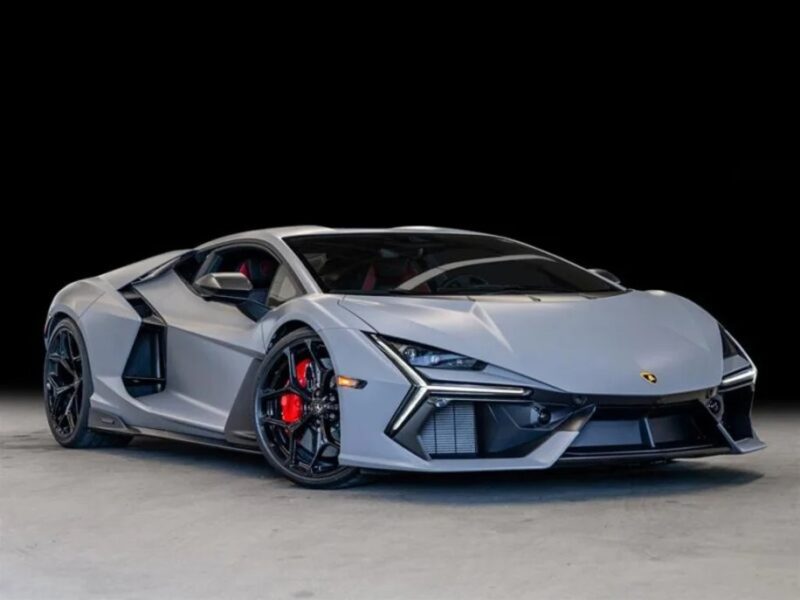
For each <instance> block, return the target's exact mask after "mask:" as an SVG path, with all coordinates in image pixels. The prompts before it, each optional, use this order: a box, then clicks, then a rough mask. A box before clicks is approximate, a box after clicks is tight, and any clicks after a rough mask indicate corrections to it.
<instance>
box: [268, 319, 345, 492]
mask: <svg viewBox="0 0 800 600" xmlns="http://www.w3.org/2000/svg"><path fill="white" fill-rule="evenodd" d="M255 418H256V432H257V434H258V442H259V445H260V446H261V450H262V452H263V453H264V456H265V457H266V459H267V462H269V464H270V465H271V466H272V467H273V468H275V470H277V471H278V472H280V473H282V474H283V475H285V476H286V477H288V478H289V479H291V480H292V481H294V482H295V483H298V484H300V485H303V486H306V487H312V488H336V487H344V486H347V485H352V484H354V483H356V482H357V481H358V480H359V479H360V472H359V469H356V468H353V467H346V466H342V465H340V464H339V451H340V449H341V428H340V426H339V397H338V390H337V387H336V375H335V373H334V371H333V363H332V361H331V358H330V354H329V353H328V350H327V348H326V347H325V344H324V343H323V342H322V340H321V339H320V337H319V336H318V335H317V334H316V333H314V331H312V330H311V329H307V328H302V329H298V330H296V331H293V332H292V333H290V334H289V335H287V336H286V337H284V338H282V339H281V340H279V341H278V342H277V343H276V344H275V346H274V347H273V348H272V350H270V352H269V353H268V354H267V356H266V358H265V359H264V364H263V366H262V368H261V373H260V376H259V379H258V385H257V386H256V397H255Z"/></svg>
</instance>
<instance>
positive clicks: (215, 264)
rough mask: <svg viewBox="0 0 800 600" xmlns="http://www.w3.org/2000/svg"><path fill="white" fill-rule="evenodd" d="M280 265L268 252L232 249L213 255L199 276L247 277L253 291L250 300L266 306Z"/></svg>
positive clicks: (246, 248)
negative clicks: (216, 274)
mask: <svg viewBox="0 0 800 600" xmlns="http://www.w3.org/2000/svg"><path fill="white" fill-rule="evenodd" d="M279 266H280V263H279V262H278V261H277V259H275V257H273V256H272V255H271V254H270V253H269V252H267V251H266V250H261V249H259V248H254V247H243V248H242V247H240V248H231V249H229V250H221V251H219V252H215V253H214V254H212V255H211V256H210V257H209V258H208V259H207V261H206V264H205V265H204V266H203V268H202V269H201V270H200V271H199V273H198V275H207V274H209V273H241V274H242V275H245V276H246V277H247V278H248V279H249V280H250V283H252V284H253V290H252V291H251V292H250V295H249V297H248V299H249V300H251V301H253V302H256V303H257V304H261V305H262V306H266V304H267V294H268V293H269V290H270V287H271V286H272V281H273V279H275V275H276V273H277V272H278V267H279Z"/></svg>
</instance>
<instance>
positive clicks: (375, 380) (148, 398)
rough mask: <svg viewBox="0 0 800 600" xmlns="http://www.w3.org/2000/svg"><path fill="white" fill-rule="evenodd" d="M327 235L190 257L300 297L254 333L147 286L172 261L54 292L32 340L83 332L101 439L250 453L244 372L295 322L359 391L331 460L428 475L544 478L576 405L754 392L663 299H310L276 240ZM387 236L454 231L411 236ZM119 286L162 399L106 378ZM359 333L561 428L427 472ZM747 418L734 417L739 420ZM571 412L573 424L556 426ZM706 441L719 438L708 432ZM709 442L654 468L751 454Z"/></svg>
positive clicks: (232, 309) (271, 232)
mask: <svg viewBox="0 0 800 600" xmlns="http://www.w3.org/2000/svg"><path fill="white" fill-rule="evenodd" d="M336 231H341V230H330V229H326V228H321V227H292V228H280V229H265V230H257V231H251V232H246V233H241V234H236V235H232V236H228V237H225V238H221V239H218V240H214V241H212V242H209V243H207V244H204V245H202V246H200V247H199V248H198V250H200V251H205V250H209V249H213V248H217V247H220V246H223V245H229V244H233V245H236V244H245V243H254V244H260V245H263V246H264V248H268V249H269V251H270V252H272V253H273V254H274V255H275V256H276V257H278V258H279V259H280V261H281V262H282V263H283V265H284V266H285V267H286V268H288V269H289V270H290V271H291V272H292V273H293V276H294V278H295V281H296V282H297V285H298V286H299V287H300V288H301V289H300V292H301V293H300V294H299V295H298V296H297V297H295V298H293V299H291V300H289V301H287V302H285V303H283V304H281V305H280V306H278V307H277V308H274V309H271V310H269V311H267V312H266V314H265V315H264V316H263V317H261V318H259V319H257V320H254V319H253V318H250V317H248V316H247V315H245V314H243V312H242V311H241V310H239V309H238V308H237V307H236V306H235V305H233V304H230V303H222V302H214V301H209V299H208V298H204V297H202V296H200V295H198V294H197V293H196V291H195V290H192V289H191V286H189V285H187V282H186V281H184V280H183V279H181V277H179V276H178V274H177V273H176V272H174V271H172V270H171V269H169V268H164V269H161V270H160V272H159V270H158V269H159V267H161V266H162V265H165V264H168V263H169V261H171V260H173V259H175V258H177V257H180V256H182V255H183V254H184V253H185V252H186V251H185V250H181V251H175V252H168V253H165V254H161V255H159V256H155V257H152V258H149V259H146V260H143V261H140V262H137V263H134V264H132V265H128V266H126V267H123V268H121V269H117V270H115V271H111V272H109V273H105V274H103V275H99V276H97V277H93V278H88V279H85V280H82V281H78V282H76V283H73V284H71V285H69V286H67V287H65V288H64V289H63V290H61V291H60V292H59V293H58V294H57V295H56V297H55V298H54V300H53V302H52V305H51V306H50V309H49V312H48V327H50V324H51V323H52V322H53V321H54V320H56V319H57V318H61V317H62V316H68V317H70V318H72V319H73V320H75V322H76V323H77V324H78V326H79V328H80V331H81V332H82V334H83V337H84V339H85V342H86V347H87V350H88V354H89V360H90V364H91V372H92V378H93V389H94V392H93V395H92V396H91V399H90V402H91V409H92V413H93V416H92V419H91V423H92V425H93V426H94V427H95V428H97V429H104V430H108V431H115V430H116V431H123V432H125V431H127V432H133V433H142V434H146V435H165V436H166V435H175V436H184V437H185V439H187V440H190V441H200V442H201V443H209V444H216V445H220V446H226V447H231V448H236V449H244V450H254V449H257V446H256V445H255V443H254V441H253V440H254V439H255V438H254V436H253V434H252V431H251V430H252V423H248V419H249V418H251V414H252V413H251V412H250V411H249V409H248V406H249V404H248V403H250V402H252V393H253V389H252V386H253V377H254V373H255V371H256V369H257V367H258V364H259V363H260V361H261V360H262V359H263V357H264V355H265V353H266V352H267V350H268V348H269V347H270V345H271V344H272V343H273V341H274V338H275V335H276V332H279V331H281V330H282V329H285V328H286V327H287V326H288V327H292V326H296V325H298V324H303V325H306V326H308V327H310V328H312V329H313V330H314V331H315V332H317V333H318V335H319V336H320V337H321V338H322V339H323V341H324V343H325V344H326V346H327V347H328V349H329V351H330V354H331V359H332V361H333V363H334V368H335V370H336V372H337V373H339V374H343V375H347V376H348V377H353V378H358V379H361V380H363V381H366V382H368V385H367V386H366V387H365V388H364V389H352V388H341V390H340V404H341V439H342V446H341V452H340V454H339V462H340V463H341V464H343V465H352V466H358V467H366V468H374V469H392V470H417V471H431V472H455V471H483V470H514V469H541V468H548V467H550V466H552V465H554V464H555V463H556V462H557V461H559V459H561V458H562V457H564V456H565V453H566V452H567V450H568V449H569V448H570V446H571V445H572V444H573V443H574V442H575V441H576V438H578V437H579V435H580V433H581V430H582V428H583V427H584V426H585V425H586V423H587V422H588V421H589V420H590V417H591V414H590V413H591V411H588V412H587V411H586V410H585V407H586V406H588V405H592V400H591V399H592V398H594V397H598V398H599V397H611V396H613V397H619V398H639V399H642V398H645V399H646V398H652V399H653V402H654V403H656V404H657V403H659V399H663V398H672V397H683V396H682V395H684V396H685V395H687V394H688V395H689V396H691V395H692V394H696V397H692V399H693V400H697V402H698V405H701V404H702V403H703V402H705V401H706V400H707V399H708V398H709V397H710V396H711V395H714V394H716V393H717V391H718V390H719V389H720V388H721V387H722V388H724V385H723V379H724V377H725V376H726V375H728V374H731V373H735V374H739V375H740V374H741V373H744V372H745V371H746V370H747V369H750V370H751V371H752V373H751V375H748V376H746V377H745V378H744V379H742V380H741V381H737V382H734V383H736V384H737V385H738V386H741V385H747V386H752V385H753V384H754V382H755V367H754V365H753V363H752V361H751V360H750V359H749V357H747V355H746V354H745V353H744V351H743V350H741V347H740V346H738V344H737V348H738V349H739V350H740V352H738V353H737V355H736V356H733V357H727V358H725V357H723V342H722V339H721V335H720V325H719V324H718V322H717V321H716V319H714V318H713V317H712V316H710V315H709V314H708V313H707V312H706V311H704V310H703V309H702V308H700V307H699V306H697V305H696V304H694V303H692V302H691V301H689V300H686V299H685V298H682V297H680V296H677V295H674V294H671V293H667V292H656V291H650V292H647V291H633V290H626V289H625V288H622V287H619V292H620V293H614V294H609V295H598V296H586V295H548V296H540V297H537V296H531V295H507V296H504V295H493V296H474V297H463V296H462V297H406V296H403V297H400V296H381V297H374V296H361V295H339V294H328V293H323V292H322V290H321V289H320V288H319V286H318V284H317V282H316V281H315V278H314V277H313V275H312V274H311V273H310V272H309V271H308V269H307V268H306V266H305V264H304V263H303V261H302V260H301V259H300V258H299V257H298V256H297V255H296V254H295V253H294V252H293V251H292V250H291V249H290V248H289V246H288V245H287V244H286V242H285V240H286V239H287V238H290V237H293V236H299V235H309V234H321V235H325V234H334V233H336ZM347 231H364V232H372V231H382V230H347ZM392 231H407V232H413V231H437V232H445V233H446V232H456V230H447V229H432V228H413V227H409V228H398V229H396V230H392ZM462 233H463V232H462ZM154 270H156V274H155V276H152V275H151V274H152V273H153V271H154ZM127 286H132V287H133V288H134V289H135V291H136V292H137V293H138V294H140V295H141V296H142V297H143V298H144V299H145V300H146V302H147V303H148V304H149V305H150V306H151V307H152V309H154V310H155V311H156V312H157V313H158V314H159V315H160V317H161V318H162V319H163V321H164V322H165V324H166V335H167V338H166V340H167V341H166V350H165V353H166V354H165V362H166V371H167V377H166V385H165V387H164V389H163V390H161V391H159V392H157V393H152V394H147V395H142V396H140V397H134V396H132V395H131V394H130V393H129V392H128V390H127V389H126V385H125V384H124V382H123V379H122V374H123V372H124V370H125V366H126V362H127V360H128V357H129V355H130V353H131V348H132V346H133V344H134V341H135V338H136V336H137V333H138V331H139V329H140V325H141V323H142V317H141V316H140V314H138V313H137V311H136V310H134V308H133V307H132V306H131V304H130V302H129V301H128V300H127V299H126V298H125V296H124V295H123V293H122V292H121V290H123V288H126V287H127ZM370 334H376V335H380V336H389V337H392V338H400V339H404V340H411V341H413V342H416V343H419V344H424V345H427V346H431V347H435V348H443V349H447V350H452V351H454V352H458V353H459V354H463V355H466V356H469V357H473V358H476V359H479V360H480V361H483V362H485V363H487V365H488V367H487V368H486V369H484V370H483V371H455V370H437V371H436V372H433V371H432V370H425V369H420V371H419V372H420V375H421V376H422V377H423V378H426V379H428V380H429V381H436V382H438V383H440V384H442V383H448V382H450V383H456V384H465V385H467V384H469V385H483V386H506V387H507V386H513V387H517V388H520V387H521V388H523V389H525V390H529V391H531V393H532V397H533V398H534V399H535V398H537V397H539V396H540V395H544V396H543V397H549V396H547V395H548V394H550V395H553V396H554V397H556V396H557V397H563V398H571V399H575V402H576V406H575V410H574V411H573V413H571V415H570V418H571V420H570V419H565V420H564V421H563V422H562V423H561V424H559V426H558V427H554V428H553V429H552V430H551V431H547V435H546V436H544V438H543V439H542V440H541V441H540V442H539V443H537V444H536V445H535V446H532V447H531V450H530V452H527V453H525V454H524V455H521V456H492V457H483V456H480V455H475V456H470V457H466V458H461V457H444V458H435V457H431V456H426V455H425V453H420V452H415V451H414V450H413V449H410V448H409V447H408V445H404V444H401V443H398V441H397V440H396V439H394V438H393V437H392V435H390V434H389V433H387V428H388V427H389V426H390V424H391V423H392V421H393V419H394V418H395V417H396V415H397V413H398V410H399V409H400V408H401V407H402V406H403V403H404V402H407V401H408V398H409V393H410V391H412V389H413V387H414V384H413V382H412V381H410V380H409V377H408V376H407V375H406V374H405V373H404V372H403V370H402V369H400V368H398V365H397V364H396V362H395V361H393V359H392V357H391V356H389V355H387V353H386V352H384V351H382V349H381V348H380V347H379V346H378V345H377V344H376V343H375V341H374V340H373V339H372V338H371V337H370ZM642 372H652V373H656V374H657V383H656V384H652V383H650V382H648V381H647V380H646V379H645V378H644V377H642V375H641V374H642ZM737 376H738V375H737ZM587 398H589V401H588V403H586V399H587ZM423 402H428V400H423ZM579 409H580V410H579ZM581 410H583V412H581V414H580V415H578V413H579V412H580V411H581ZM747 412H748V418H749V407H748V408H747ZM573 414H574V415H578V416H576V417H575V418H572V416H573ZM719 427H720V428H721V429H725V428H724V426H723V423H722V422H720V423H719ZM721 435H723V437H724V436H725V435H727V438H725V439H726V443H727V446H725V447H719V446H715V447H714V448H711V449H709V448H703V449H700V448H698V449H697V450H696V451H695V452H691V451H688V452H687V451H686V450H685V449H684V450H683V452H684V454H681V449H680V448H676V451H675V452H673V453H668V452H665V453H663V456H665V457H672V456H682V455H685V456H704V455H707V454H713V453H720V452H747V451H752V450H756V449H759V448H761V447H763V444H762V443H761V442H760V441H759V440H758V438H757V437H756V436H755V434H754V433H752V435H745V436H744V437H743V436H742V435H740V436H738V438H739V439H736V437H737V436H735V435H731V434H730V432H728V431H727V430H726V431H725V432H724V433H723V432H721ZM701 450H702V451H701ZM709 450H711V451H709ZM639 454H641V456H650V455H649V454H648V453H646V452H645V453H639ZM651 454H652V457H656V454H655V453H651ZM634 455H636V453H634ZM604 456H605V455H604ZM637 456H638V455H637Z"/></svg>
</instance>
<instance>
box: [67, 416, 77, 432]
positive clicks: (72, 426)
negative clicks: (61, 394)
mask: <svg viewBox="0 0 800 600" xmlns="http://www.w3.org/2000/svg"><path fill="white" fill-rule="evenodd" d="M66 417H67V423H69V431H70V432H72V431H73V430H74V429H75V418H74V417H73V416H72V413H71V412H68V413H67V414H66Z"/></svg>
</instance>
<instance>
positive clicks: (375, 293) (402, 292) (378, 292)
mask: <svg viewBox="0 0 800 600" xmlns="http://www.w3.org/2000/svg"><path fill="white" fill-rule="evenodd" d="M331 293H334V294H344V295H347V296H430V295H431V294H430V292H415V291H413V290H331Z"/></svg>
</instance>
